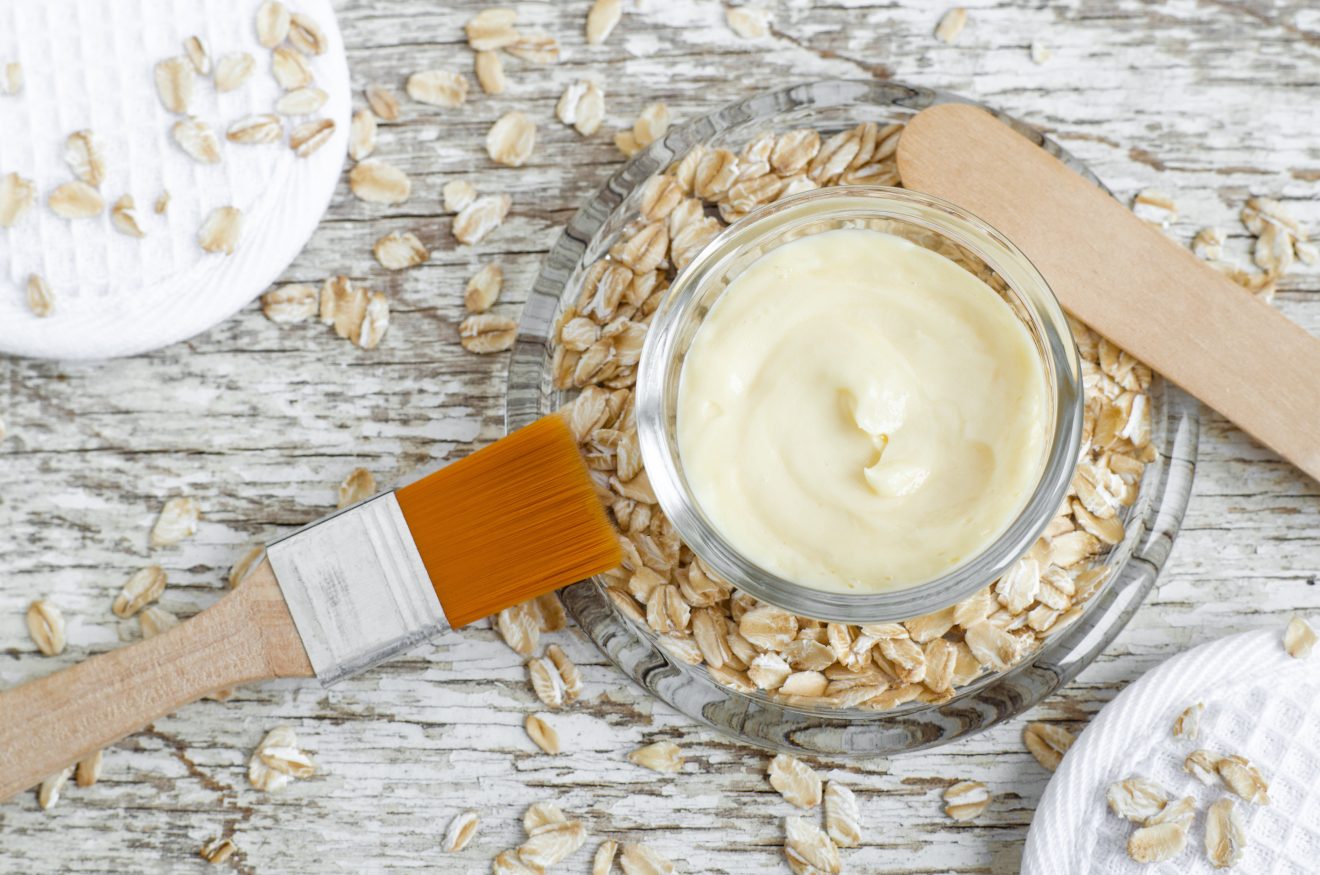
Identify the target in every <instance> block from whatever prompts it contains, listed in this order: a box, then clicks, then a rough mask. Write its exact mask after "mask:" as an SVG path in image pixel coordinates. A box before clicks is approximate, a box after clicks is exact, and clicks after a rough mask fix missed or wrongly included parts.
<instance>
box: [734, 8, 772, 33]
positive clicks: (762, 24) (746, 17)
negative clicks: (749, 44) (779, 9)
mask: <svg viewBox="0 0 1320 875" xmlns="http://www.w3.org/2000/svg"><path fill="white" fill-rule="evenodd" d="M724 19H725V21H727V22H728V24H729V30H732V31H733V32H734V33H736V34H737V35H738V36H740V37H742V38H743V39H761V38H762V37H764V36H767V35H768V34H769V33H770V23H769V21H770V11H769V10H768V9H764V8H762V7H760V6H730V7H729V8H728V9H726V10H725V11H724Z"/></svg>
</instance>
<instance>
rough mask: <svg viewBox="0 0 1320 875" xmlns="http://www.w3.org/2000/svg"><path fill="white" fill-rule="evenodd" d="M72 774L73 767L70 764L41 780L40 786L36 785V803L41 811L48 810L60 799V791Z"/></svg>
mask: <svg viewBox="0 0 1320 875" xmlns="http://www.w3.org/2000/svg"><path fill="white" fill-rule="evenodd" d="M72 774H73V767H72V766H70V767H69V768H67V769H64V770H63V771H61V772H57V773H55V774H54V775H51V776H50V777H49V778H47V779H46V780H44V781H42V782H41V786H39V787H37V805H39V806H40V807H41V810H42V811H49V810H50V809H52V808H54V807H55V804H56V803H57V802H59V801H60V792H61V791H62V790H63V789H64V785H65V784H66V783H68V781H69V777H70V776H71V775H72Z"/></svg>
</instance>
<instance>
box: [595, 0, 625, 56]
mask: <svg viewBox="0 0 1320 875" xmlns="http://www.w3.org/2000/svg"><path fill="white" fill-rule="evenodd" d="M622 17H623V0H596V2H594V3H592V4H591V9H590V10H589V11H588V12H587V44H588V45H593V46H595V45H600V44H601V43H603V42H605V40H607V39H609V36H610V34H611V33H612V32H613V31H614V28H615V26H617V25H618V23H619V19H621V18H622Z"/></svg>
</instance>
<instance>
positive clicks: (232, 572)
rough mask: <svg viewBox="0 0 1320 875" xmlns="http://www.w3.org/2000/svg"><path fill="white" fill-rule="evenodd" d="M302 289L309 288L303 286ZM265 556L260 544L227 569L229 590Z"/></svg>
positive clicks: (240, 581)
mask: <svg viewBox="0 0 1320 875" xmlns="http://www.w3.org/2000/svg"><path fill="white" fill-rule="evenodd" d="M304 288H311V286H305V287H304ZM265 555H266V548H265V547H263V546H262V545H261V544H258V545H256V546H255V547H253V548H251V549H250V550H248V551H247V552H246V553H244V554H243V555H242V556H241V557H240V558H239V560H238V561H237V562H235V563H234V565H233V567H232V568H230V569H229V588H230V589H236V588H237V587H238V585H239V584H240V583H242V582H243V581H245V580H247V577H248V575H249V574H251V573H252V571H253V569H254V568H256V567H257V563H258V562H259V561H260V560H261V559H262V558H263V557H264V556H265Z"/></svg>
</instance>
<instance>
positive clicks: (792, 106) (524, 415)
mask: <svg viewBox="0 0 1320 875" xmlns="http://www.w3.org/2000/svg"><path fill="white" fill-rule="evenodd" d="M950 102H958V103H974V101H969V100H966V99H965V98H961V97H958V96H956V95H951V94H945V93H941V92H937V91H931V90H929V89H924V88H918V87H915V86H910V85H903V84H901V83H896V82H885V83H876V82H854V81H847V80H826V81H820V82H812V83H808V84H804V85H797V86H793V87H791V88H785V89H783V90H780V91H774V92H769V93H766V94H761V95H757V96H755V97H752V98H749V99H747V100H742V101H739V102H737V103H734V104H731V105H729V106H726V107H725V108H723V109H720V110H718V111H716V112H713V113H711V114H710V115H707V116H704V117H702V118H699V119H696V120H694V121H692V122H689V123H687V124H684V125H682V126H680V127H676V128H673V129H671V130H670V131H669V132H668V133H667V134H666V135H665V136H664V137H663V138H662V139H661V140H659V141H657V142H655V143H653V144H652V145H651V146H649V147H648V148H647V149H645V150H644V151H642V152H641V153H639V154H638V155H637V156H635V157H634V158H633V159H632V160H631V161H629V162H628V163H627V164H625V165H624V166H623V168H622V169H620V170H619V171H618V172H617V173H615V174H614V176H613V177H611V178H610V180H609V181H608V182H607V183H606V184H605V185H604V186H603V187H602V188H601V189H600V191H598V192H597V193H596V195H595V196H594V197H592V198H591V199H590V200H589V201H587V203H586V204H585V205H584V206H583V207H582V209H580V210H579V211H578V212H577V214H576V215H575V216H574V217H573V218H572V220H570V222H569V223H568V226H567V227H566V228H565V229H564V231H563V233H562V234H561V235H560V237H559V239H558V241H556V243H555V245H554V247H553V248H552V249H551V250H550V252H549V254H548V255H547V256H546V259H545V263H544V265H543V267H542V269H541V273H540V275H539V276H538V277H537V280H536V284H535V286H534V287H533V289H532V293H531V296H530V298H529V299H528V301H527V305H526V307H525V308H524V310H523V315H522V320H521V323H520V325H519V333H518V340H517V343H516V345H515V347H514V351H513V358H512V361H511V362H510V365H509V380H508V395H507V398H506V408H505V426H506V428H507V429H508V430H510V431H512V430H513V429H516V428H520V427H522V426H524V425H526V424H528V423H530V422H532V421H533V420H535V419H538V418H540V417H541V416H544V415H546V414H548V413H551V412H553V411H555V410H557V409H559V408H560V407H561V406H562V405H563V404H564V403H565V402H567V401H568V400H570V399H571V397H572V395H573V394H574V393H573V391H572V390H567V391H560V390H556V389H555V388H554V387H553V385H552V383H551V378H550V357H551V354H552V352H553V350H552V347H551V341H550V337H549V335H550V332H551V329H552V326H553V324H554V320H555V316H556V314H557V313H558V311H559V308H560V306H561V305H562V304H564V303H565V302H571V301H574V300H576V298H577V291H578V285H579V282H580V280H581V277H582V274H583V272H584V270H585V268H586V266H587V265H590V264H591V263H592V262H594V261H595V260H596V259H598V258H599V257H601V256H602V255H603V254H604V253H605V252H606V251H607V250H608V249H609V247H610V245H611V244H612V243H613V241H614V240H615V238H616V237H617V236H618V234H619V232H620V231H621V230H622V229H623V227H624V226H625V225H626V224H627V223H628V222H629V221H631V220H632V219H634V218H636V216H637V213H638V201H639V199H640V198H639V189H640V187H641V185H642V183H644V182H645V181H646V180H647V179H649V178H650V177H651V176H652V175H653V174H655V173H658V172H660V171H663V170H664V169H665V168H667V167H668V166H669V165H670V164H671V163H672V162H673V161H674V160H676V159H677V158H679V157H682V156H683V155H684V154H686V152H687V151H688V150H689V149H691V148H692V147H693V146H694V145H696V144H698V143H705V144H707V145H711V146H726V147H729V148H733V149H734V150H737V149H738V148H739V147H741V145H742V144H744V143H746V142H747V141H748V140H750V139H752V138H753V137H754V136H755V135H757V134H760V133H762V132H764V131H775V132H782V131H786V130H789V129H791V128H797V127H813V128H816V129H818V130H820V131H822V133H826V132H833V131H838V130H842V129H844V128H846V127H851V126H853V125H856V124H858V123H859V122H864V121H874V122H877V123H880V124H881V125H883V124H887V123H890V122H897V121H906V120H907V119H908V118H910V117H911V116H913V115H915V114H916V113H917V112H919V111H921V110H922V109H925V108H926V107H928V106H931V105H933V104H937V103H950ZM986 109H989V107H986ZM989 111H990V112H993V113H994V114H995V115H996V116H997V117H998V118H1000V119H1001V120H1003V121H1004V122H1006V123H1008V124H1010V125H1012V126H1013V127H1014V128H1015V129H1016V130H1018V131H1019V132H1020V133H1022V134H1023V135H1025V136H1026V137H1028V138H1029V139H1031V140H1032V141H1033V142H1036V143H1038V144H1040V145H1041V146H1042V147H1043V148H1045V149H1046V150H1047V151H1048V152H1050V153H1051V154H1053V155H1055V156H1057V157H1058V158H1059V159H1060V160H1062V161H1064V162H1065V163H1066V164H1068V166H1070V167H1071V168H1072V169H1074V170H1076V171H1077V172H1078V173H1081V174H1082V175H1083V176H1085V177H1086V178H1088V179H1090V180H1092V181H1093V182H1095V183H1096V184H1097V185H1100V184H1101V183H1100V181H1099V180H1098V179H1096V177H1095V176H1094V174H1092V173H1091V172H1090V171H1089V170H1088V169H1087V168H1086V166H1085V165H1084V164H1082V163H1081V162H1080V161H1078V160H1077V159H1076V158H1074V157H1073V156H1072V155H1070V154H1068V153H1067V152H1066V151H1064V150H1063V149H1062V148H1061V147H1060V146H1059V145H1058V144H1057V143H1055V142H1054V141H1052V140H1050V139H1049V138H1047V137H1044V136H1043V135H1042V134H1041V133H1040V132H1039V131H1036V130H1034V129H1032V128H1030V127H1028V126H1026V125H1024V124H1022V123H1021V122H1019V121H1017V120H1016V119H1013V118H1011V117H1009V116H1006V115H1004V114H1002V113H998V112H995V111H994V110H992V109H990V110H989ZM1150 397H1151V402H1152V414H1151V432H1152V438H1151V440H1152V442H1153V444H1154V445H1155V447H1156V449H1157V450H1158V454H1159V455H1158V458H1157V459H1156V460H1155V461H1154V462H1152V463H1151V464H1149V465H1148V466H1147V467H1146V470H1145V474H1144V476H1143V479H1142V482H1141V486H1140V491H1139V494H1138V498H1137V501H1136V502H1135V503H1134V504H1133V506H1132V507H1131V508H1129V509H1128V515H1127V517H1126V519H1125V522H1126V525H1127V536H1126V537H1125V539H1124V540H1123V542H1122V543H1121V544H1118V545H1117V546H1115V547H1114V548H1112V549H1111V550H1110V551H1109V553H1108V554H1106V555H1105V556H1103V557H1101V558H1100V559H1099V560H1097V564H1104V565H1108V566H1111V567H1112V568H1113V572H1112V573H1111V575H1110V577H1109V580H1108V582H1107V583H1106V584H1105V585H1104V586H1103V587H1102V588H1101V589H1100V590H1099V591H1098V592H1096V593H1095V594H1094V595H1092V596H1091V598H1090V600H1089V601H1088V602H1087V603H1086V604H1085V610H1084V612H1083V613H1082V615H1081V616H1080V617H1079V618H1078V619H1077V620H1076V621H1074V622H1073V623H1072V624H1071V625H1069V626H1068V627H1066V628H1065V629H1063V630H1061V631H1059V632H1058V633H1057V634H1055V635H1053V636H1051V637H1050V638H1048V639H1047V640H1046V642H1045V643H1044V645H1043V646H1041V647H1040V648H1039V649H1038V650H1036V651H1035V652H1033V653H1031V654H1029V655H1028V656H1027V657H1026V658H1025V659H1024V660H1023V661H1022V662H1020V663H1018V664H1017V665H1015V666H1013V667H1012V668H1010V669H1008V670H1007V671H1004V672H1000V673H990V674H987V675H983V676H982V677H980V678H978V679H977V680H975V681H973V682H972V683H970V684H968V685H966V686H964V687H961V688H959V689H958V691H957V694H956V695H955V696H954V697H953V698H951V699H949V700H948V701H945V702H941V703H939V704H923V703H912V704H908V705H904V706H901V707H899V708H895V709H893V710H891V711H862V710H856V709H838V708H804V707H797V706H788V705H785V704H783V703H780V702H777V701H775V700H773V699H771V698H770V697H769V696H767V695H765V694H763V693H760V692H756V693H740V692H737V691H735V690H731V689H729V688H728V687H725V686H723V685H722V684H720V683H717V682H716V681H715V680H714V679H712V678H711V676H710V675H709V674H708V673H707V672H706V670H705V668H704V667H702V666H692V665H688V664H687V663H684V662H682V661H679V660H677V659H675V658H674V657H672V656H671V655H670V654H669V653H668V652H667V651H666V650H664V649H663V648H662V647H661V646H660V645H659V643H658V640H657V638H656V637H655V635H654V633H653V632H651V630H650V629H649V627H644V626H640V625H639V624H637V623H635V622H633V621H632V620H631V619H629V618H628V617H625V616H624V615H622V614H621V613H619V611H618V610H617V609H616V608H615V607H614V604H613V602H611V601H610V599H609V597H608V596H607V595H606V594H605V592H604V588H603V584H601V583H600V582H599V581H596V580H589V581H584V582H582V583H579V584H576V585H574V586H571V587H569V588H567V589H565V590H563V592H562V593H561V595H562V597H563V600H564V603H565V605H566V606H567V608H568V610H569V612H570V613H571V614H572V615H573V617H574V619H576V620H577V623H578V625H579V626H580V627H581V628H582V629H583V631H585V632H586V633H587V635H588V636H590V637H591V639H592V640H593V641H595V642H596V644H597V646H599V647H600V649H601V650H602V652H604V653H605V655H606V656H608V657H609V658H610V660H611V661H613V662H614V664H615V665H617V666H618V667H619V668H620V669H622V670H623V671H624V672H625V673H626V674H627V675H629V676H630V677H632V678H633V679H634V680H636V681H637V682H638V683H639V684H641V685H642V686H643V687H645V688H646V689H647V690H649V691H650V692H651V693H653V694H654V695H655V696H657V697H659V698H660V699H662V700H664V701H665V702H667V703H669V704H670V705H672V706H673V707H674V708H676V709H678V710H679V711H680V712H682V713H683V714H686V715H687V716H689V717H691V718H692V719H694V720H697V721H699V722H701V723H704V724H706V725H709V726H711V727H713V728H714V729H716V730H718V731H720V732H722V733H724V734H725V735H728V736H730V737H732V738H735V739H738V740H740V741H744V742H748V743H750V744H754V745H758V746H761V747H767V748H772V749H778V750H787V751H792V752H798V753H806V754H812V755H822V756H831V757H845V756H877V755H887V754H894V753H898V752H901V751H911V750H921V749H923V748H928V747H933V746H935V745H939V744H943V743H946V742H948V741H951V740H953V739H955V738H959V737H961V736H964V735H967V734H969V733H973V732H978V731H980V730H983V729H986V728H988V727H990V726H993V725H994V724H996V723H998V722H1000V721H1002V720H1007V719H1009V718H1011V717H1013V716H1015V715H1017V714H1020V713H1022V712H1023V711H1025V710H1027V709H1028V708H1030V707H1031V706H1032V705H1034V704H1035V703H1036V702H1038V701H1040V699H1042V698H1043V697H1045V696H1047V695H1049V694H1050V693H1051V692H1053V691H1054V690H1056V689H1058V688H1059V687H1060V686H1062V685H1064V684H1066V683H1068V682H1069V681H1070V680H1072V679H1073V678H1074V677H1076V676H1077V674H1078V672H1080V671H1081V670H1082V669H1083V668H1085V667H1086V666H1087V665H1088V664H1089V663H1090V662H1091V661H1092V660H1093V659H1095V657H1096V656H1097V655H1098V654H1099V653H1100V652H1101V651H1102V650H1103V649H1104V648H1105V647H1106V646H1107V645H1108V644H1109V642H1110V641H1112V640H1113V639H1114V636H1116V635H1117V634H1118V633H1119V631H1120V630H1121V629H1122V628H1123V626H1124V625H1125V624H1126V623H1127V621H1128V619H1129V618H1130V617H1131V616H1132V614H1133V613H1134V612H1135V611H1136V609H1137V607H1138V606H1139V605H1140V604H1141V601H1142V599H1144V598H1145V596H1146V593H1148V592H1149V591H1150V589H1151V587H1152V586H1153V585H1154V583H1155V579H1156V576H1157V575H1158V574H1159V571H1160V569H1161V568H1162V567H1163V565H1164V562H1165V560H1166V559H1167V558H1168V555H1169V550H1170V548H1171V547H1172V546H1173V540H1174V538H1175V537H1176V536H1177V534H1178V528H1179V526H1180V525H1181V523H1182V518H1183V513H1184V512H1185V510H1186V507H1187V499H1188V496H1189V494H1190V492H1191V487H1192V476H1193V472H1194V469H1195V459H1196V445H1197V436H1198V431H1199V417H1198V407H1197V404H1196V401H1195V400H1193V399H1192V398H1190V397H1189V396H1188V395H1186V394H1185V393H1183V392H1182V391H1180V390H1179V389H1177V388H1176V387H1174V386H1172V385H1170V384H1168V383H1167V382H1166V381H1164V380H1161V379H1160V378H1159V377H1156V379H1155V381H1154V383H1153V384H1152V386H1151V388H1150Z"/></svg>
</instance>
